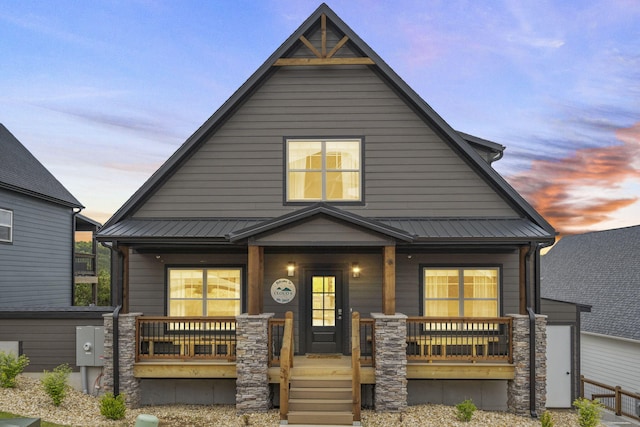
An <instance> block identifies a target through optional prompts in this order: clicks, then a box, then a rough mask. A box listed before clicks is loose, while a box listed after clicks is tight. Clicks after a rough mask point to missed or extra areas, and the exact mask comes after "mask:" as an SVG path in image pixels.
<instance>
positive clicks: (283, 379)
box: [280, 311, 294, 420]
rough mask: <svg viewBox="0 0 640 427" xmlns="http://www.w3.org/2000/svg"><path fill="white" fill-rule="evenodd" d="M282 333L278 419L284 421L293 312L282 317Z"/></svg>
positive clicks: (287, 397)
mask: <svg viewBox="0 0 640 427" xmlns="http://www.w3.org/2000/svg"><path fill="white" fill-rule="evenodd" d="M284 319H285V320H284V333H283V335H282V349H281V351H280V419H281V420H286V419H287V414H288V413H289V380H290V378H291V368H292V367H293V347H294V346H293V312H291V311H287V312H286V314H285V316H284Z"/></svg>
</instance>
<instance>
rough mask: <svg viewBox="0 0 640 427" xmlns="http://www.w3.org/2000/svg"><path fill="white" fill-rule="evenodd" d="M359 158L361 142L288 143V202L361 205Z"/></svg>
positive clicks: (337, 140) (357, 140)
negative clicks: (350, 203)
mask: <svg viewBox="0 0 640 427" xmlns="http://www.w3.org/2000/svg"><path fill="white" fill-rule="evenodd" d="M361 154H362V141H361V140H360V139H331V140H319V139H289V140H287V141H286V157H287V159H286V167H287V170H286V177H287V178H286V181H287V188H286V195H287V196H286V198H287V201H290V202H303V201H304V202H306V201H333V202H357V201H361V200H362V165H361Z"/></svg>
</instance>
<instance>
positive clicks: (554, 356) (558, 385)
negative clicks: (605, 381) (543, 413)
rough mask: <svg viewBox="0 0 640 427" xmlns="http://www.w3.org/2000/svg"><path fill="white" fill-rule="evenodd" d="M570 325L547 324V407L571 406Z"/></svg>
mask: <svg viewBox="0 0 640 427" xmlns="http://www.w3.org/2000/svg"><path fill="white" fill-rule="evenodd" d="M571 377H572V375H571V326H564V325H563V326H547V407H549V408H570V407H571Z"/></svg>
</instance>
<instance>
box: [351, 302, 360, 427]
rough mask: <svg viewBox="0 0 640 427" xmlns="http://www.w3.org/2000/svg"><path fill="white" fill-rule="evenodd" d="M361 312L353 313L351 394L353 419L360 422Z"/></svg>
mask: <svg viewBox="0 0 640 427" xmlns="http://www.w3.org/2000/svg"><path fill="white" fill-rule="evenodd" d="M360 329H361V323H360V313H358V312H357V311H355V312H353V314H352V315H351V396H352V398H353V409H352V410H353V421H356V422H360V418H361V413H360V406H361V401H362V392H361V390H360V350H361V343H362V339H361V337H360Z"/></svg>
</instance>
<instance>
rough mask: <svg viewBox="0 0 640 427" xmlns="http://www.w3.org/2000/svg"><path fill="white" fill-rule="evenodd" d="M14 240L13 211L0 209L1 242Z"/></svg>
mask: <svg viewBox="0 0 640 427" xmlns="http://www.w3.org/2000/svg"><path fill="white" fill-rule="evenodd" d="M12 241H13V211H10V210H8V209H0V242H8V243H11V242H12Z"/></svg>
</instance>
